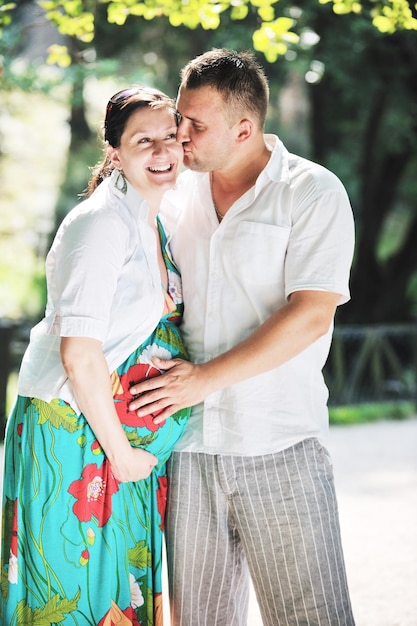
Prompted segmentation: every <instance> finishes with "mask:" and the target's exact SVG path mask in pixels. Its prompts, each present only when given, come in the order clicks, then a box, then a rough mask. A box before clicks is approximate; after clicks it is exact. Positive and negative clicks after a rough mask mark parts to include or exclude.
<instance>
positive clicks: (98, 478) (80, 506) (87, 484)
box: [68, 459, 119, 527]
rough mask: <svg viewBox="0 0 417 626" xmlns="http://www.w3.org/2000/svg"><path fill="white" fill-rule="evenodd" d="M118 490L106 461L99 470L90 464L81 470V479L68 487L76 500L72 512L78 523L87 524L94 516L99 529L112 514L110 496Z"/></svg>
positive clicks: (117, 484)
mask: <svg viewBox="0 0 417 626" xmlns="http://www.w3.org/2000/svg"><path fill="white" fill-rule="evenodd" d="M118 490H119V481H118V480H116V478H115V477H114V476H113V474H112V471H111V468H110V463H109V462H108V460H107V459H105V460H104V461H103V464H102V466H101V467H100V468H98V467H97V465H96V464H95V463H90V464H89V465H87V466H86V467H85V468H84V469H83V473H82V478H81V479H80V480H74V482H73V483H71V485H70V486H69V489H68V491H69V493H70V494H71V495H73V496H74V498H76V499H77V502H76V503H75V504H74V506H73V507H72V510H73V511H74V514H75V515H76V516H77V517H78V519H79V520H80V522H89V521H90V520H91V517H92V516H94V517H95V518H96V519H97V521H98V525H99V527H101V526H104V524H105V523H106V522H107V521H108V519H109V517H110V515H111V512H112V501H111V499H112V495H113V494H114V493H116V491H118Z"/></svg>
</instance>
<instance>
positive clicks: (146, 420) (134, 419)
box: [114, 363, 161, 432]
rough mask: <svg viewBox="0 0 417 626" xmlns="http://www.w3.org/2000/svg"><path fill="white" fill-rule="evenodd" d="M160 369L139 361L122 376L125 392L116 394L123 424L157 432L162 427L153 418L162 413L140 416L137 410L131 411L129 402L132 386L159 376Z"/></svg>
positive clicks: (131, 397) (118, 410) (117, 406)
mask: <svg viewBox="0 0 417 626" xmlns="http://www.w3.org/2000/svg"><path fill="white" fill-rule="evenodd" d="M160 373H161V372H160V371H159V370H157V369H156V367H152V365H148V364H147V363H137V364H136V365H132V366H131V367H129V369H128V371H127V372H126V374H122V376H120V384H121V386H122V388H123V393H119V394H116V395H115V396H114V399H115V406H116V411H117V414H118V416H119V419H120V421H121V423H122V424H124V425H125V426H132V427H133V428H147V429H148V430H150V431H152V432H155V431H156V430H158V428H160V426H161V424H154V421H153V418H154V417H156V416H157V415H158V413H160V411H156V412H155V413H152V414H149V415H145V416H144V417H138V416H137V415H136V412H135V411H129V404H130V403H131V402H132V399H133V396H132V394H131V393H130V388H131V387H132V385H134V384H135V383H138V382H140V381H141V380H145V378H153V377H154V376H159V375H160Z"/></svg>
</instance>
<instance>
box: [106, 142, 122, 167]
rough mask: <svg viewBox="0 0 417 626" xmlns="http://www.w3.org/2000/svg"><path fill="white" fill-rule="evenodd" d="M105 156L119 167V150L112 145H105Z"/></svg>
mask: <svg viewBox="0 0 417 626" xmlns="http://www.w3.org/2000/svg"><path fill="white" fill-rule="evenodd" d="M107 157H108V159H109V161H110V162H111V164H112V165H114V167H116V168H118V169H119V168H120V159H119V151H118V150H117V148H113V146H107Z"/></svg>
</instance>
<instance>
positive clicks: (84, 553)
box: [80, 550, 90, 565]
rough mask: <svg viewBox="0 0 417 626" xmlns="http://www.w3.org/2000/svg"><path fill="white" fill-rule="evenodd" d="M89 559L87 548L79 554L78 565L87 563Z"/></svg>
mask: <svg viewBox="0 0 417 626" xmlns="http://www.w3.org/2000/svg"><path fill="white" fill-rule="evenodd" d="M89 559H90V553H89V551H88V550H83V551H82V552H81V556H80V565H87V563H88V561H89Z"/></svg>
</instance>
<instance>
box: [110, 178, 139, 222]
mask: <svg viewBox="0 0 417 626" xmlns="http://www.w3.org/2000/svg"><path fill="white" fill-rule="evenodd" d="M108 181H109V183H108V184H109V192H110V194H112V195H113V196H115V197H116V198H117V199H118V200H121V201H122V202H123V203H124V204H125V205H126V206H127V208H128V209H129V212H130V213H131V214H132V216H133V217H134V219H135V220H138V219H139V220H147V219H148V212H149V207H148V204H147V202H146V200H145V199H144V198H143V197H142V196H141V195H140V194H139V193H138V192H137V191H136V189H135V188H134V187H133V186H132V185H131V184H130V183H129V181H127V180H126V178H125V177H124V176H123V174H122V173H121V172H120V170H116V169H115V170H113V172H112V173H111V175H110V177H109V179H108Z"/></svg>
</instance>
